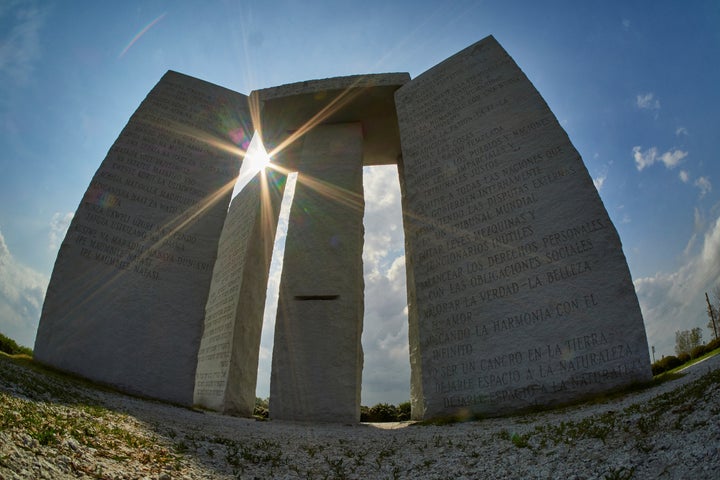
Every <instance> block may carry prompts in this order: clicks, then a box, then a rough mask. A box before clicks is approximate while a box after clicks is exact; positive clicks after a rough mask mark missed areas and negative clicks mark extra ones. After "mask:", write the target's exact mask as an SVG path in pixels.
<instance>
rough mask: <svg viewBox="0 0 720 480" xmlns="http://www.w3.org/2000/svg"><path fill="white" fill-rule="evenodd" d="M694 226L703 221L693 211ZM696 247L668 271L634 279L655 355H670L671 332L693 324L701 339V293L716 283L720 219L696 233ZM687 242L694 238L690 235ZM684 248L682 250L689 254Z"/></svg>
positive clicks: (719, 279)
mask: <svg viewBox="0 0 720 480" xmlns="http://www.w3.org/2000/svg"><path fill="white" fill-rule="evenodd" d="M695 221H696V226H701V225H703V224H704V220H703V219H702V216H701V215H699V213H698V211H697V210H696V212H695ZM700 236H701V237H702V245H701V247H700V250H699V251H698V252H697V253H696V254H694V255H692V256H688V257H687V258H686V259H685V263H684V264H683V265H682V266H681V267H680V268H678V269H677V270H676V271H674V272H671V273H666V272H658V273H656V274H655V275H654V276H652V277H645V278H638V279H637V280H635V290H636V291H637V294H638V300H639V301H640V306H641V308H642V312H643V317H644V318H645V325H646V328H647V334H648V342H649V343H650V345H655V346H656V349H657V358H660V356H661V355H674V354H675V352H674V345H675V331H677V330H687V329H690V328H693V327H696V326H697V327H701V328H702V329H703V332H704V335H705V337H704V338H705V339H706V340H707V339H709V338H710V337H709V335H708V334H709V331H708V330H707V329H706V328H705V325H706V324H707V315H706V313H705V292H706V291H707V292H710V291H711V290H712V289H713V287H714V286H715V285H718V284H720V218H718V219H717V220H716V221H715V222H713V224H712V225H711V226H710V227H709V228H708V229H707V230H706V231H705V232H704V233H703V234H701V235H700ZM691 242H694V240H693V239H692V237H691V240H690V242H688V244H690V243H691ZM689 250H690V249H689V248H688V247H686V248H685V251H686V253H689Z"/></svg>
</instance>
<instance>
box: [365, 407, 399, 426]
mask: <svg viewBox="0 0 720 480" xmlns="http://www.w3.org/2000/svg"><path fill="white" fill-rule="evenodd" d="M369 416H370V420H369V421H371V422H396V421H397V417H398V411H397V407H396V406H395V405H390V404H389V403H378V404H377V405H375V406H374V407H372V408H371V409H370V415H369Z"/></svg>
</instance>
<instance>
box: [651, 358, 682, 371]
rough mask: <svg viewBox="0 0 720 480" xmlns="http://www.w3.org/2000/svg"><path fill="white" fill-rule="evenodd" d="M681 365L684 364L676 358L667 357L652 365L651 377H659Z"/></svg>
mask: <svg viewBox="0 0 720 480" xmlns="http://www.w3.org/2000/svg"><path fill="white" fill-rule="evenodd" d="M683 363H685V362H683V361H682V360H680V359H679V358H678V357H676V356H674V355H669V356H667V357H663V358H661V359H660V360H658V361H657V362H655V363H653V364H652V373H653V375H659V374H661V373H663V372H667V371H668V370H672V369H673V368H675V367H679V366H680V365H682V364H683Z"/></svg>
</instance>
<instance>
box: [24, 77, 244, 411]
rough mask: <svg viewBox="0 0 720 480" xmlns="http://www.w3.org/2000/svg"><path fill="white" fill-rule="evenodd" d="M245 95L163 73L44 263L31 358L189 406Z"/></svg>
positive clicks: (234, 169)
mask: <svg viewBox="0 0 720 480" xmlns="http://www.w3.org/2000/svg"><path fill="white" fill-rule="evenodd" d="M252 132H253V129H252V125H251V124H250V115H249V110H248V104H247V97H246V96H245V95H242V94H239V93H235V92H232V91H230V90H227V89H225V88H222V87H219V86H216V85H213V84H210V83H207V82H204V81H202V80H198V79H195V78H192V77H188V76H185V75H182V74H179V73H176V72H168V73H167V74H165V75H164V76H163V78H162V79H161V80H160V82H159V83H158V84H157V85H156V86H155V87H154V88H153V90H152V91H151V92H150V93H149V94H148V96H147V98H146V99H145V100H144V101H143V102H142V104H141V105H140V107H139V108H138V109H137V111H136V112H135V113H134V114H133V116H132V117H131V118H130V121H129V122H128V124H127V125H126V126H125V128H124V129H123V131H122V132H121V134H120V136H119V137H118V139H117V140H116V141H115V143H114V144H113V146H112V147H111V148H110V150H109V152H108V154H107V156H106V158H105V160H104V161H103V163H102V165H101V166H100V168H99V169H98V171H97V172H96V173H95V176H94V177H93V179H92V181H91V183H90V186H89V187H88V189H87V192H86V193H85V195H84V197H83V199H82V202H81V203H80V205H79V207H78V209H77V212H76V213H75V217H74V219H73V220H72V223H71V225H70V228H69V229H68V232H67V235H66V237H65V239H64V241H63V243H62V246H61V248H60V252H59V254H58V258H57V260H56V262H55V268H54V270H53V275H52V278H51V280H50V285H49V286H48V290H47V294H46V297H45V303H44V305H43V312H42V317H41V319H40V325H39V328H38V334H37V338H36V342H35V358H36V359H37V360H39V361H41V362H43V363H46V364H49V365H52V366H54V367H56V368H59V369H62V370H66V371H70V372H74V373H77V374H80V375H82V376H85V377H87V378H90V379H93V380H96V381H100V382H103V383H107V384H111V385H114V386H117V387H119V388H121V389H124V390H126V391H129V392H133V393H138V394H141V395H145V396H148V397H154V398H158V399H162V400H167V401H171V402H177V403H181V404H191V403H192V400H193V385H194V380H195V366H196V362H197V353H198V347H199V343H200V336H201V332H202V322H203V316H204V308H205V303H206V300H207V294H208V289H209V286H210V279H211V275H212V269H213V263H214V261H215V256H216V252H217V244H218V238H219V236H220V230H221V228H222V226H223V222H224V219H225V215H226V212H227V206H228V203H229V201H230V195H231V192H232V188H233V185H234V179H235V177H236V176H237V174H238V169H239V158H240V155H238V153H237V152H236V151H235V150H237V148H236V145H242V144H243V143H244V142H248V141H249V140H250V136H251V135H252Z"/></svg>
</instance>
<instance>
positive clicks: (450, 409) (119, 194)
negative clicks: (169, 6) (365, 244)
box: [35, 37, 651, 422]
mask: <svg viewBox="0 0 720 480" xmlns="http://www.w3.org/2000/svg"><path fill="white" fill-rule="evenodd" d="M251 105H253V106H254V107H258V108H259V113H260V115H259V118H260V119H261V120H260V121H261V122H262V125H253V120H252V118H253V116H254V117H255V118H256V119H257V118H258V116H257V115H251V108H250V106H251ZM329 107H332V108H329ZM254 113H255V112H253V114H254ZM308 124H310V125H311V126H312V128H309V129H307V128H306V126H307V125H308ZM256 128H262V132H263V137H264V138H263V141H264V142H265V144H266V145H268V146H270V147H273V146H277V145H283V146H285V147H286V148H284V149H282V153H280V154H278V156H277V157H276V158H275V159H274V162H275V163H277V164H278V165H280V166H283V167H285V169H286V170H285V171H297V172H298V187H297V193H296V198H295V204H294V205H293V207H292V210H291V213H290V216H291V218H290V229H289V231H288V237H287V242H286V252H285V255H286V257H288V258H286V259H285V262H284V264H285V267H284V269H283V274H282V279H281V285H280V299H279V307H278V312H277V320H276V324H275V337H276V343H275V348H274V352H273V364H272V376H271V404H270V410H271V417H273V418H276V419H288V420H318V421H342V422H347V421H358V420H359V418H360V385H361V381H360V379H361V375H362V364H363V358H362V357H363V355H362V346H361V344H360V337H361V332H362V317H363V281H362V237H363V228H362V216H363V215H362V212H363V209H364V207H363V205H364V201H363V191H362V184H361V181H360V180H359V179H361V171H362V167H363V166H368V165H381V164H397V166H398V172H399V178H400V186H401V192H402V204H403V226H404V230H405V243H406V252H405V253H406V267H407V285H408V287H407V293H408V321H409V346H410V366H411V392H410V394H411V403H412V416H413V418H414V419H423V418H430V417H435V416H441V415H458V414H468V415H471V414H486V415H494V414H502V413H509V412H517V411H522V410H524V409H527V408H531V407H536V406H546V405H555V404H563V403H568V402H572V401H576V400H579V399H582V398H584V397H587V396H590V395H593V394H596V393H598V392H605V391H609V390H612V389H615V388H619V387H622V386H625V385H628V384H631V383H635V382H641V381H646V380H648V379H649V378H650V377H651V374H650V365H649V356H648V349H647V339H646V335H645V329H644V325H643V320H642V316H641V313H640V308H639V305H638V301H637V297H636V295H635V290H634V288H633V285H632V282H631V279H630V274H629V271H628V268H627V264H626V261H625V257H624V255H623V252H622V246H621V243H620V239H619V237H618V235H617V232H616V230H615V228H614V226H613V224H612V222H611V221H610V219H609V217H608V214H607V212H606V210H605V208H604V206H603V204H602V201H601V199H600V197H599V195H598V193H597V190H596V189H595V188H594V186H593V183H592V180H591V178H590V176H589V174H588V172H587V169H586V168H585V166H584V164H583V162H582V159H581V158H580V156H579V154H578V152H577V151H576V150H575V148H574V147H573V145H572V144H571V143H570V140H569V138H568V137H567V134H566V133H565V132H564V130H563V129H562V128H561V127H560V125H559V124H558V122H557V120H556V118H555V117H554V115H553V114H552V112H551V111H550V110H549V108H548V106H547V105H546V103H545V102H544V100H543V99H542V97H541V96H540V95H539V93H538V92H537V91H536V90H535V88H534V87H533V85H532V84H531V82H530V81H529V80H528V79H527V77H526V76H525V75H524V73H523V72H522V71H521V70H520V68H519V67H518V66H517V65H516V64H515V62H514V61H513V59H512V58H511V57H510V56H509V55H508V54H507V53H506V52H505V50H504V49H503V48H502V47H501V46H500V45H499V44H498V43H497V41H495V39H494V38H492V37H487V38H485V39H483V40H481V41H479V42H477V43H476V44H474V45H471V46H470V47H468V48H466V49H465V50H463V51H461V52H459V53H457V54H456V55H454V56H452V57H450V58H448V59H447V60H445V61H443V62H442V63H440V64H438V65H436V66H435V67H433V68H432V69H430V70H428V71H427V72H425V73H423V74H422V75H420V76H418V77H417V78H415V79H412V80H411V79H410V77H409V75H407V74H404V73H391V74H380V75H360V76H352V77H338V78H331V79H324V80H313V81H307V82H301V83H297V84H290V85H283V86H280V87H274V88H268V89H264V90H257V91H253V92H251V94H250V96H246V95H243V94H241V93H237V92H233V91H230V90H227V89H225V88H222V87H218V86H216V85H212V84H210V83H207V82H204V81H202V80H198V79H195V78H192V77H188V76H185V75H182V74H179V73H176V72H168V73H167V74H166V75H165V76H164V77H163V78H162V79H161V80H160V82H159V83H158V84H157V85H156V86H155V87H154V88H153V89H152V91H151V92H150V93H149V94H148V96H147V98H146V99H145V100H144V101H143V102H142V104H141V105H140V107H139V108H138V110H137V111H136V112H135V114H134V115H133V116H132V117H131V119H130V121H129V122H128V124H127V126H126V127H125V128H124V129H123V131H122V132H121V133H120V136H119V137H118V139H117V140H116V142H115V144H114V145H113V146H112V148H111V149H110V151H109V152H108V154H107V157H106V158H105V160H104V161H103V163H102V164H101V166H100V168H99V169H98V171H97V173H96V174H95V176H94V177H93V179H92V181H91V183H90V186H89V187H88V190H87V192H86V193H85V195H84V197H83V200H82V202H81V203H80V206H79V207H78V209H77V212H76V215H75V217H74V219H73V221H72V223H71V225H70V228H69V230H68V233H67V236H66V238H65V240H64V242H63V244H62V246H61V249H60V252H59V254H58V259H57V261H56V263H55V268H54V271H53V275H52V278H51V282H50V285H49V287H48V292H47V295H46V298H45V304H44V306H43V313H42V317H41V320H40V326H39V329H38V334H37V339H36V343H35V355H36V358H37V359H38V360H39V361H41V362H44V363H47V364H49V365H53V366H55V367H57V368H60V369H63V370H67V371H71V372H75V373H78V374H80V375H83V376H85V377H88V378H91V379H93V380H96V381H100V382H104V383H107V384H111V385H114V386H117V387H119V388H121V389H123V390H126V391H129V392H133V393H139V394H142V395H145V396H149V397H153V398H158V399H162V400H168V401H172V402H177V403H180V404H185V405H190V404H199V405H202V406H205V407H207V408H212V409H215V410H218V411H221V412H227V413H234V414H238V415H246V416H249V415H250V414H251V412H252V407H253V402H254V392H255V384H256V381H257V364H258V355H259V347H260V331H261V329H262V317H263V305H264V303H265V285H266V283H267V279H268V271H269V265H270V255H271V252H272V244H273V242H274V236H275V229H276V226H277V221H278V214H279V204H280V199H281V197H282V193H283V185H284V178H285V177H284V174H281V173H278V172H272V173H271V172H268V173H267V174H263V173H261V174H258V176H256V177H255V178H254V179H253V180H252V181H251V182H250V184H248V186H247V188H246V189H245V190H244V191H243V192H242V193H241V195H239V196H238V197H237V198H236V199H235V200H234V201H233V206H232V207H231V208H230V212H229V213H228V205H229V203H230V195H231V193H230V192H231V190H232V185H233V184H234V179H235V178H236V177H237V174H238V170H239V166H240V161H239V160H238V159H239V158H240V156H239V155H237V154H236V153H234V151H233V149H232V148H227V147H226V146H223V144H225V145H227V144H234V145H236V146H239V147H240V148H247V143H248V142H249V140H250V137H251V135H252V133H253V131H254V130H255V129H256ZM298 132H300V133H303V132H309V133H304V134H302V135H298ZM290 135H294V136H295V137H297V138H294V140H293V141H292V142H288V137H289V136H290ZM328 189H330V190H335V193H336V194H334V195H332V194H331V195H327V194H326V195H322V194H319V193H318V192H322V191H323V190H324V191H327V190H328ZM338 192H342V195H337V193H338ZM268 193H269V195H270V196H269V201H268ZM338 198H342V200H341V201H338ZM298 203H304V204H305V207H306V208H304V206H303V205H298ZM307 205H311V207H310V208H307ZM308 278H313V279H317V281H313V282H310V281H308V280H307V279H308Z"/></svg>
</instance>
